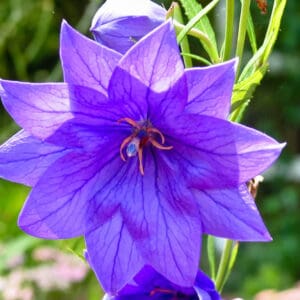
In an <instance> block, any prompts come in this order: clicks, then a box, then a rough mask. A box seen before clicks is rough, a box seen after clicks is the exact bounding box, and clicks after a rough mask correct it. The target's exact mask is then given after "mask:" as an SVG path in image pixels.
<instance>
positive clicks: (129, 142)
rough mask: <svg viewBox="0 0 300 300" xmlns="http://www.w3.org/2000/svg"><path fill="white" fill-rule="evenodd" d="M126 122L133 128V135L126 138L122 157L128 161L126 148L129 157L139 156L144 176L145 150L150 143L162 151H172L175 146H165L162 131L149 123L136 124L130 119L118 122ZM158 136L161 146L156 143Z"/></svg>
mask: <svg viewBox="0 0 300 300" xmlns="http://www.w3.org/2000/svg"><path fill="white" fill-rule="evenodd" d="M122 122H126V123H128V124H129V125H131V126H132V131H133V132H132V134H131V135H130V136H128V137H127V138H125V139H124V140H123V142H122V144H121V146H120V156H121V159H122V160H123V161H126V157H125V155H124V148H125V147H126V155H127V157H133V156H135V155H136V154H138V160H139V170H140V172H141V174H142V175H144V166H143V149H144V146H146V145H147V144H148V142H149V143H151V145H152V146H154V147H156V148H158V149H160V150H171V149H173V146H163V145H162V144H164V143H165V137H164V135H163V134H162V132H161V131H159V130H158V129H156V128H154V127H152V124H151V123H150V122H149V121H145V122H136V121H134V120H132V119H130V118H122V119H119V120H118V123H122ZM157 136H159V137H160V139H161V144H160V143H159V142H157V141H156V139H155V138H157Z"/></svg>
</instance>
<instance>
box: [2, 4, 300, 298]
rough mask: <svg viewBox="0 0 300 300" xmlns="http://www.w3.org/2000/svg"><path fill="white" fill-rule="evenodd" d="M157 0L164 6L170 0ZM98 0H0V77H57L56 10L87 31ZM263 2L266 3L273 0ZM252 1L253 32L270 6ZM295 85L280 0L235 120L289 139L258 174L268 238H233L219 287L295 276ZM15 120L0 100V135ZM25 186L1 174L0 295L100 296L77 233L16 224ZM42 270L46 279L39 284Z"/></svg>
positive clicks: (294, 38) (290, 33) (291, 28)
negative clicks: (268, 48) (257, 79)
mask: <svg viewBox="0 0 300 300" xmlns="http://www.w3.org/2000/svg"><path fill="white" fill-rule="evenodd" d="M156 2H158V3H159V2H161V1H156ZM164 2H165V5H166V7H168V5H169V3H170V1H164ZM200 2H201V3H202V4H205V3H208V2H209V1H200ZM221 2H224V1H221ZM237 2H238V3H239V1H237ZM100 3H101V1H100V0H98V1H96V0H93V1H82V0H72V1H59V0H56V1H55V0H2V1H1V2H0V77H1V78H6V79H15V80H22V81H35V82H45V81H59V80H61V69H60V65H59V58H58V46H59V28H60V23H61V20H62V19H63V18H65V19H66V20H67V21H68V22H69V23H70V24H71V25H72V26H74V27H76V28H77V29H78V30H80V31H81V32H83V33H88V28H89V25H90V21H91V18H92V16H93V14H94V13H95V11H96V9H97V8H98V7H99V5H100ZM268 3H269V7H270V8H271V6H272V1H270V0H269V1H268ZM251 9H252V13H253V18H254V22H255V27H256V30H257V34H258V37H259V36H262V35H263V33H264V31H265V29H266V25H267V21H268V17H269V15H270V11H269V12H268V14H267V15H262V14H261V13H260V12H259V10H258V9H257V7H256V5H255V1H253V3H252V7H251ZM269 10H270V9H269ZM222 12H223V8H222V7H221V8H219V10H217V11H216V12H214V14H211V15H210V16H211V17H212V19H213V20H214V22H215V26H216V27H218V23H219V22H220V18H221V17H220V16H221V15H222ZM221 21H222V20H221ZM219 27H220V26H219ZM220 28H222V27H220ZM299 87H300V2H299V1H288V3H287V8H286V12H285V16H284V18H283V23H282V26H281V32H280V35H279V39H278V42H277V44H276V46H275V50H274V52H273V55H272V56H271V59H270V71H269V72H268V73H267V75H266V77H265V79H264V80H263V82H262V85H261V86H259V87H258V89H257V91H256V93H255V95H254V97H253V99H252V102H251V105H250V106H249V108H248V110H247V112H246V114H245V117H244V120H243V122H244V123H245V124H248V125H251V126H253V127H255V128H257V129H259V130H261V131H264V132H266V133H268V134H270V135H271V136H273V137H275V138H276V139H278V140H279V141H287V142H288V146H287V148H286V149H285V150H284V153H283V155H282V156H281V158H280V160H279V162H278V163H277V164H276V165H275V167H274V168H272V170H270V172H268V173H267V174H265V181H264V183H263V184H262V185H261V186H260V189H259V194H258V198H257V204H258V206H259V208H260V210H261V213H262V215H263V218H264V220H265V223H266V225H267V227H268V228H269V230H270V232H271V234H272V236H273V239H274V241H273V242H272V243H268V244H259V243H249V244H242V245H241V247H240V252H239V256H238V259H237V263H236V266H235V269H234V272H233V274H232V276H231V278H230V280H229V282H228V284H227V285H226V287H225V293H226V294H228V295H239V296H242V297H244V298H245V299H253V298H254V295H255V294H256V293H257V292H259V291H261V290H263V289H269V288H272V289H287V288H290V287H292V286H293V285H295V283H296V282H297V281H299V280H300V259H299V258H298V253H299V248H300V234H299V232H300V201H299V196H300V184H299V182H300V101H299V95H300V93H299V90H298V89H299ZM17 130H18V128H17V127H16V125H15V124H14V123H13V121H12V120H11V119H10V117H9V116H8V115H7V114H6V112H5V111H4V109H3V107H2V106H1V107H0V142H3V141H4V140H5V139H7V138H8V137H9V136H11V135H12V134H13V133H14V132H16V131H17ZM28 191H29V189H28V188H26V187H23V186H20V185H16V184H12V183H8V182H5V181H3V180H0V299H4V300H14V299H21V300H27V299H28V300H29V299H39V300H48V299H74V300H77V299H78V300H79V299H82V300H84V299H89V300H93V299H99V298H100V296H99V295H100V293H101V292H100V288H99V286H98V284H97V281H96V279H95V277H94V276H93V274H92V273H91V272H90V271H88V268H87V266H86V265H85V264H84V262H83V260H81V259H80V258H79V257H78V256H77V255H73V253H72V251H75V252H77V253H79V254H81V250H82V249H83V247H84V245H83V242H82V241H81V240H74V241H67V242H63V241H43V240H38V239H34V238H32V237H29V236H27V235H25V234H24V233H22V232H21V231H20V230H19V229H18V227H17V226H16V222H17V216H18V213H19V211H20V209H21V207H22V203H23V202H24V199H25V198H26V195H27V193H28ZM56 251H59V252H56ZM203 259H205V258H203ZM204 263H205V262H204ZM61 266H63V267H64V268H61ZM33 274H35V275H33ZM36 274H39V275H38V276H36ZM75 275H76V276H75ZM47 276H48V277H47ZM60 276H61V277H60ZM54 278H56V279H57V280H56V282H55V280H54ZM43 280H44V281H45V282H47V283H48V286H47V284H46V285H45V284H44V285H43V282H42V281H43ZM7 293H8V294H7ZM18 293H19V294H20V295H18Z"/></svg>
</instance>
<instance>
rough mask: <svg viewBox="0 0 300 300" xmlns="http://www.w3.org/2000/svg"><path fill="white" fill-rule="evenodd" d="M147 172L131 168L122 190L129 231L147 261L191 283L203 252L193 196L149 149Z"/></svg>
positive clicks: (180, 282) (181, 282) (181, 281)
mask: <svg viewBox="0 0 300 300" xmlns="http://www.w3.org/2000/svg"><path fill="white" fill-rule="evenodd" d="M144 167H145V175H144V176H141V175H140V174H139V173H137V172H136V170H134V169H132V168H131V169H130V170H128V171H127V175H126V178H124V179H123V180H124V181H123V185H125V186H128V187H130V186H134V187H135V188H134V189H130V188H128V189H119V191H118V195H119V197H120V198H121V199H122V202H121V208H122V210H121V211H122V214H123V216H124V219H125V223H126V224H127V226H128V229H129V232H130V233H131V234H132V235H133V236H134V237H135V239H136V240H137V242H138V243H139V246H138V247H139V249H140V251H141V252H142V255H143V257H144V259H145V262H146V263H147V264H149V265H151V266H152V267H153V268H154V269H156V270H157V271H158V272H159V273H161V274H162V275H163V276H165V277H166V278H167V279H169V280H170V281H172V282H174V283H176V284H178V285H182V286H190V285H192V283H193V282H194V280H195V276H196V273H197V266H198V261H199V253H200V240H201V221H200V219H199V215H198V213H197V208H196V207H195V201H194V199H193V195H192V194H190V192H189V191H188V190H187V189H186V187H185V186H184V183H183V181H180V180H179V179H178V176H176V174H174V173H173V172H172V171H171V170H170V169H169V167H168V166H166V165H164V162H163V161H162V160H161V159H160V158H159V157H155V156H152V154H151V153H150V151H149V152H148V153H145V158H144Z"/></svg>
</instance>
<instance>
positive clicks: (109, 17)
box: [90, 0, 166, 54]
mask: <svg viewBox="0 0 300 300" xmlns="http://www.w3.org/2000/svg"><path fill="white" fill-rule="evenodd" d="M165 19H166V10H165V9H164V8H163V7H162V6H160V5H158V4H156V3H154V2H152V1H150V0H107V1H106V2H105V3H104V4H103V5H102V6H101V7H100V8H99V9H98V11H97V12H96V14H95V16H94V18H93V20H92V26H91V29H90V30H91V32H92V33H93V35H94V38H95V40H96V41H97V42H98V43H100V44H102V45H105V46H107V47H109V48H112V49H114V50H116V51H118V52H120V53H122V54H124V53H125V52H126V51H127V50H128V49H129V48H130V47H131V46H133V45H134V43H135V42H137V41H138V40H139V39H140V38H142V37H143V36H144V35H146V34H147V33H148V32H150V31H151V30H153V29H154V28H155V27H157V26H159V25H160V24H161V23H163V22H164V20H165Z"/></svg>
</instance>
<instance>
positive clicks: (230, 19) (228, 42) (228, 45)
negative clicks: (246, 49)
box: [223, 0, 234, 61]
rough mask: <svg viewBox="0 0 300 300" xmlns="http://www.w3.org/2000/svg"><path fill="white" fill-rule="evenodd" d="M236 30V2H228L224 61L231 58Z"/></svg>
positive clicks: (232, 0) (227, 0)
mask: <svg viewBox="0 0 300 300" xmlns="http://www.w3.org/2000/svg"><path fill="white" fill-rule="evenodd" d="M233 28H234V0H226V27H225V30H226V31H225V41H224V54H223V61H224V60H228V59H229V58H230V56H231V49H232V37H233Z"/></svg>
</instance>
